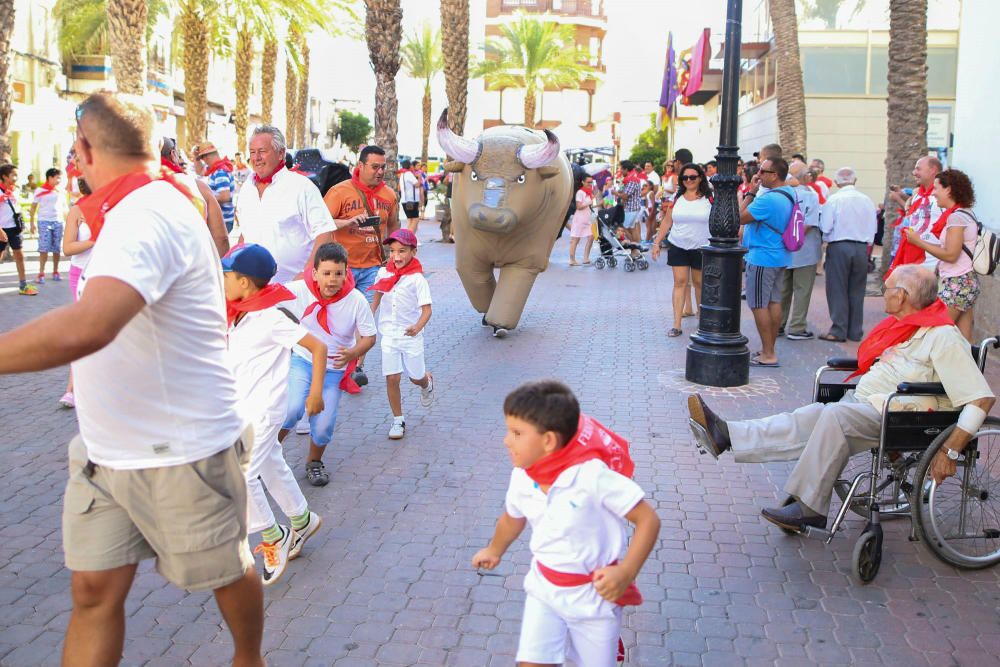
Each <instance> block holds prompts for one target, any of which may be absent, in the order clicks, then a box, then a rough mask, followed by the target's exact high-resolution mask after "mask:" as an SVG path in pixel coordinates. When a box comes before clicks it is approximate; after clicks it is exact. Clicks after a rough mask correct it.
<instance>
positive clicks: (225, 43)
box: [178, 0, 232, 144]
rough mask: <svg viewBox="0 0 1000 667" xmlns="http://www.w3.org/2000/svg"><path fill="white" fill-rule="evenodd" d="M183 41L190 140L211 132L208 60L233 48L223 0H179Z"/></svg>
mask: <svg viewBox="0 0 1000 667" xmlns="http://www.w3.org/2000/svg"><path fill="white" fill-rule="evenodd" d="M178 2H179V8H180V16H179V24H180V25H179V27H180V31H181V40H182V43H183V47H182V54H181V63H182V65H183V67H184V126H185V131H186V137H187V141H188V143H189V144H194V143H197V142H200V141H202V140H204V139H205V138H206V137H207V133H208V63H209V58H210V57H211V55H212V54H214V55H217V56H228V55H230V54H231V52H232V45H231V44H230V41H229V34H230V31H229V29H228V26H227V25H226V21H225V13H224V7H225V5H224V4H223V2H222V0H178Z"/></svg>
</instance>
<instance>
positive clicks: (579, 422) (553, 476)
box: [472, 380, 660, 667]
mask: <svg viewBox="0 0 1000 667" xmlns="http://www.w3.org/2000/svg"><path fill="white" fill-rule="evenodd" d="M503 410H504V416H505V419H506V422H507V436H506V437H505V438H504V445H506V447H507V450H508V452H509V454H510V457H511V460H512V462H513V464H514V471H513V472H512V473H511V478H510V486H509V487H508V489H507V498H506V508H505V511H504V513H503V514H502V515H501V516H500V519H499V520H498V521H497V526H496V532H495V533H494V535H493V539H492V540H491V541H490V543H489V545H488V546H487V547H486V548H485V549H482V550H480V551H479V552H478V553H477V554H476V555H475V556H473V558H472V564H473V566H474V567H482V568H485V569H488V570H492V569H493V568H495V567H496V566H497V565H499V564H500V559H501V558H502V556H503V554H504V552H505V551H507V548H508V547H509V546H510V545H511V543H513V542H514V540H516V539H517V537H518V536H519V535H520V534H521V531H522V530H524V526H525V524H526V523H530V524H531V553H532V561H531V570H530V571H529V572H528V574H527V575H526V576H525V578H524V590H525V592H526V593H527V596H526V597H525V601H524V618H523V619H522V621H521V638H520V642H519V644H518V649H517V658H516V659H517V661H518V665H520V667H544V666H547V665H561V664H563V663H564V661H565V660H566V659H567V658H569V659H571V660H573V661H574V662H575V664H576V665H577V667H613V666H614V665H615V664H616V662H617V658H618V657H619V655H620V657H621V658H622V659H624V655H623V653H624V651H623V649H624V647H623V645H622V644H621V639H620V636H621V619H622V610H621V608H622V606H624V605H637V604H640V603H641V602H642V596H641V595H640V594H639V591H638V589H637V588H636V587H635V584H634V582H635V578H636V576H638V574H639V570H640V569H641V568H642V565H643V563H645V562H646V558H647V557H648V556H649V552H650V551H651V550H652V549H653V546H654V545H655V544H656V540H657V537H658V535H659V532H660V519H659V517H657V516H656V512H655V511H654V510H653V508H652V507H651V506H650V505H649V504H648V503H646V501H644V500H643V496H644V495H645V494H644V492H643V490H642V489H641V488H640V487H639V486H638V485H637V484H635V483H634V482H633V481H632V480H631V479H629V478H630V477H631V475H632V471H633V470H634V469H635V465H634V464H633V463H632V460H631V458H630V457H629V453H628V442H626V441H625V440H624V439H623V438H621V437H620V436H618V435H616V434H615V433H613V432H611V431H609V430H608V429H606V428H605V427H604V426H602V425H601V424H599V423H598V422H597V421H596V420H594V419H592V418H590V417H587V416H586V415H583V414H581V412H580V405H579V403H578V402H577V400H576V397H575V396H573V392H571V391H570V389H569V388H568V387H567V386H566V385H564V384H562V383H561V382H556V381H552V380H548V381H542V382H533V383H529V384H526V385H522V386H521V387H518V388H517V389H515V390H514V391H512V392H511V393H510V394H508V396H507V398H506V399H505V400H504V406H503ZM623 519H624V520H628V521H630V522H631V523H633V524H635V535H634V536H633V538H632V545H631V546H630V547H629V548H628V551H627V552H626V553H625V556H624V557H623V558H622V559H621V562H619V560H618V559H619V557H621V552H622V550H623V549H624V548H625V543H626V538H625V521H624V520H623ZM567 635H568V637H569V640H570V642H569V645H568V646H567V642H566V639H567ZM616 649H617V650H616Z"/></svg>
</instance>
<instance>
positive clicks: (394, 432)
mask: <svg viewBox="0 0 1000 667" xmlns="http://www.w3.org/2000/svg"><path fill="white" fill-rule="evenodd" d="M404 435H406V422H401V421H400V422H397V421H394V422H392V426H390V427H389V439H390V440H399V439H401V438H402V437H403V436H404Z"/></svg>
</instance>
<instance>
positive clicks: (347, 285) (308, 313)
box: [279, 243, 375, 486]
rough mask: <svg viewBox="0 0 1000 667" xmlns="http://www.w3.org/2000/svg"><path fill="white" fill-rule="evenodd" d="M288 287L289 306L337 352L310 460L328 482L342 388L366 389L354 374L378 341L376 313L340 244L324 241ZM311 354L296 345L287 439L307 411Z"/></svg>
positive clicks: (314, 418) (309, 466)
mask: <svg viewBox="0 0 1000 667" xmlns="http://www.w3.org/2000/svg"><path fill="white" fill-rule="evenodd" d="M286 287H287V288H288V289H289V290H290V291H291V292H292V294H293V295H294V296H295V300H294V301H288V302H286V303H287V308H288V309H289V310H290V311H291V312H292V314H293V315H295V316H296V317H297V318H298V319H299V321H300V322H301V323H302V326H304V327H305V328H306V330H307V331H308V332H309V333H311V334H312V335H313V336H315V337H316V338H318V339H319V340H321V341H322V342H323V343H325V344H326V346H327V348H328V350H329V352H330V353H331V354H330V355H329V356H328V357H327V363H326V364H325V374H326V378H325V380H324V382H323V406H324V407H323V410H322V412H320V413H319V414H314V415H311V416H310V417H309V434H310V440H309V456H308V457H307V459H306V479H307V480H309V483H310V484H312V485H313V486H326V485H327V484H329V482H330V475H329V474H328V473H327V472H326V466H324V465H323V452H324V450H325V449H326V446H327V445H328V444H330V440H332V439H333V429H334V427H335V426H336V425H337V406H338V405H339V404H340V392H341V391H347V392H350V393H357V392H359V391H360V388H359V387H358V385H357V384H355V383H354V381H353V380H351V373H352V372H353V371H354V368H355V367H356V366H357V363H358V359H359V358H360V357H363V356H364V355H365V353H366V352H368V350H370V349H371V348H372V346H373V345H375V318H374V317H372V311H371V307H370V306H369V305H368V301H367V299H365V297H364V296H363V295H362V294H361V292H359V291H357V290H356V289H354V275H353V274H352V273H351V271H349V270H348V268H347V251H346V250H344V246H342V245H340V244H339V243H324V244H323V245H321V246H320V247H319V248H318V249H317V250H316V256H315V257H314V258H313V269H312V271H310V272H308V275H306V276H305V279H304V280H295V281H292V282H290V283H288V284H287V285H286ZM355 336H356V338H357V343H355ZM311 359H312V355H311V354H310V353H309V352H308V351H307V350H305V349H304V348H302V347H301V346H298V347H296V348H295V350H294V354H293V355H292V367H291V371H290V372H289V374H288V411H287V413H286V415H285V423H284V426H282V430H281V434H280V436H279V440H284V438H285V436H286V435H287V434H288V431H289V429H292V428H294V427H295V424H296V423H297V422H298V421H299V419H301V418H302V415H303V414H304V413H305V411H306V398H307V397H308V395H309V386H310V378H311V377H312V375H313V368H314V366H313V362H312V361H311Z"/></svg>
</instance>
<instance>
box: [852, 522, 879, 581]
mask: <svg viewBox="0 0 1000 667" xmlns="http://www.w3.org/2000/svg"><path fill="white" fill-rule="evenodd" d="M881 566H882V526H872V525H871V524H869V525H868V527H867V528H866V530H865V532H863V533H861V537H859V538H858V541H857V542H855V543H854V553H853V555H852V556H851V576H852V577H853V578H854V580H855V581H857V582H858V583H859V584H861V585H864V584H870V583H871V582H872V581H874V580H875V577H876V576H877V575H878V570H879V568H880V567H881Z"/></svg>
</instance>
